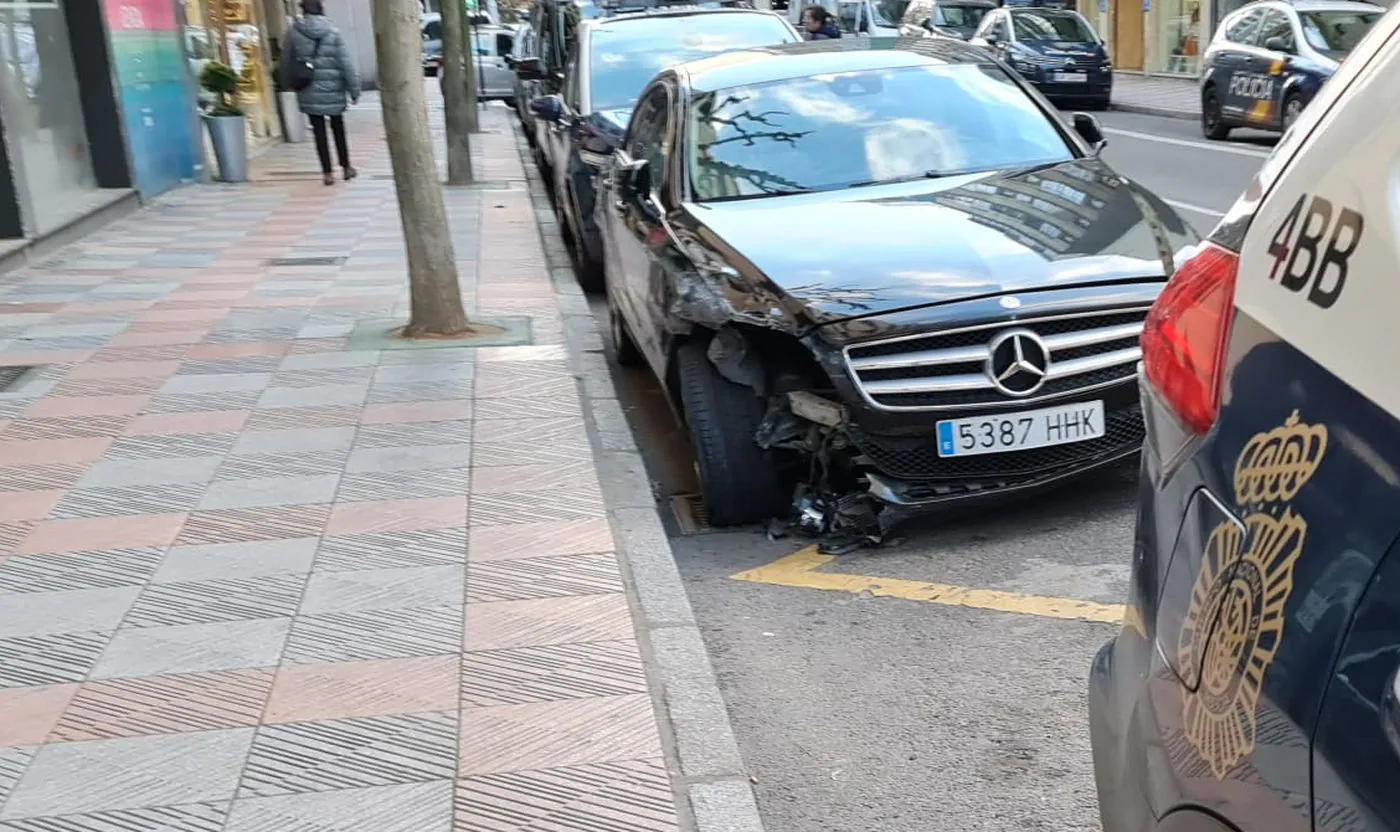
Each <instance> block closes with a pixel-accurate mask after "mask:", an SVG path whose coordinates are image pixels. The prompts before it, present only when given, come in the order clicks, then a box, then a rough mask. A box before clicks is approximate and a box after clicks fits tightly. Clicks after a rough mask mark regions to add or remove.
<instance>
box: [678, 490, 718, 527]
mask: <svg viewBox="0 0 1400 832" xmlns="http://www.w3.org/2000/svg"><path fill="white" fill-rule="evenodd" d="M671 514H673V515H674V516H675V518H676V526H677V528H679V529H680V533H681V534H682V535H686V536H689V535H692V534H705V533H706V532H712V531H714V529H713V528H711V526H710V509H709V507H708V506H706V505H705V500H704V498H703V497H701V496H700V495H699V494H677V495H676V496H674V497H672V498H671Z"/></svg>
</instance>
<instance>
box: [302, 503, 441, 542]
mask: <svg viewBox="0 0 1400 832" xmlns="http://www.w3.org/2000/svg"><path fill="white" fill-rule="evenodd" d="M466 522H467V498H466V497H431V498H427V499H421V500H375V501H370V502H362V503H337V504H335V505H334V506H332V507H331V517H330V521H329V522H328V523H327V524H326V534H362V533H367V532H402V531H417V530H421V529H452V528H458V527H460V526H462V525H464V524H465V523H466Z"/></svg>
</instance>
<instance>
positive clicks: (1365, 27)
mask: <svg viewBox="0 0 1400 832" xmlns="http://www.w3.org/2000/svg"><path fill="white" fill-rule="evenodd" d="M1384 13H1385V10H1384V9H1382V8H1381V7H1379V6H1375V5H1372V4H1371V3H1365V2H1359V0H1295V1H1294V2H1288V0H1264V2H1256V3H1250V4H1249V5H1247V6H1245V7H1244V8H1242V9H1239V10H1238V11H1236V12H1234V13H1233V14H1230V15H1228V16H1227V17H1226V18H1225V19H1224V20H1223V21H1221V23H1220V27H1219V28H1218V29H1217V30H1216V33H1215V37H1214V39H1213V40H1212V41H1211V44H1210V46H1209V47H1208V48H1207V49H1206V53H1205V55H1204V56H1202V58H1201V130H1202V132H1204V133H1205V135H1206V138H1209V139H1224V138H1227V137H1228V136H1229V135H1230V130H1231V129H1232V128H1235V127H1256V128H1262V129H1265V130H1287V129H1288V128H1289V127H1291V126H1292V125H1293V122H1295V121H1297V119H1298V115H1299V114H1300V113H1302V112H1303V108H1304V107H1306V106H1307V104H1308V102H1309V101H1311V100H1312V99H1313V96H1315V95H1317V91H1318V90H1320V89H1321V88H1322V85H1323V84H1324V83H1326V81H1327V79H1328V78H1331V77H1332V74H1333V73H1334V72H1336V71H1337V67H1338V66H1340V65H1341V62H1342V61H1343V60H1345V59H1346V56H1347V55H1348V54H1349V53H1350V52H1351V50H1352V49H1353V48H1355V46H1356V44H1357V43H1359V42H1360V41H1361V39H1362V38H1363V37H1365V36H1366V33H1367V32H1368V31H1370V29H1371V27H1372V26H1373V25H1375V23H1376V21H1377V20H1379V19H1380V17H1381V15H1382V14H1384Z"/></svg>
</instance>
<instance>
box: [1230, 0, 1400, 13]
mask: <svg viewBox="0 0 1400 832" xmlns="http://www.w3.org/2000/svg"><path fill="white" fill-rule="evenodd" d="M1265 2H1269V4H1270V5H1278V6H1285V7H1291V8H1293V9H1294V10H1296V11H1300V12H1359V13H1362V14H1364V13H1366V12H1374V13H1376V14H1380V13H1381V12H1384V11H1385V7H1384V6H1378V5H1376V4H1375V3H1367V2H1364V0H1291V2H1290V0H1277V2H1274V0H1265ZM1254 5H1256V4H1255V3H1250V4H1249V5H1248V6H1245V7H1244V8H1246V9H1247V8H1249V7H1251V6H1254ZM1241 11H1243V9H1241Z"/></svg>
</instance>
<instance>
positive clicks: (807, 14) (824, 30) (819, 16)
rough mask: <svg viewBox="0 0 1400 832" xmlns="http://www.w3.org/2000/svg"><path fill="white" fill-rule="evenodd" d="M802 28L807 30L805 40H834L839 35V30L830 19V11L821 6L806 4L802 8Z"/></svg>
mask: <svg viewBox="0 0 1400 832" xmlns="http://www.w3.org/2000/svg"><path fill="white" fill-rule="evenodd" d="M802 28H803V30H805V31H806V32H807V40H835V39H837V38H839V37H841V30H840V29H837V28H836V22H835V21H833V20H832V19H831V12H829V11H827V10H826V9H824V8H822V7H821V6H808V7H807V8H805V9H803V10H802Z"/></svg>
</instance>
